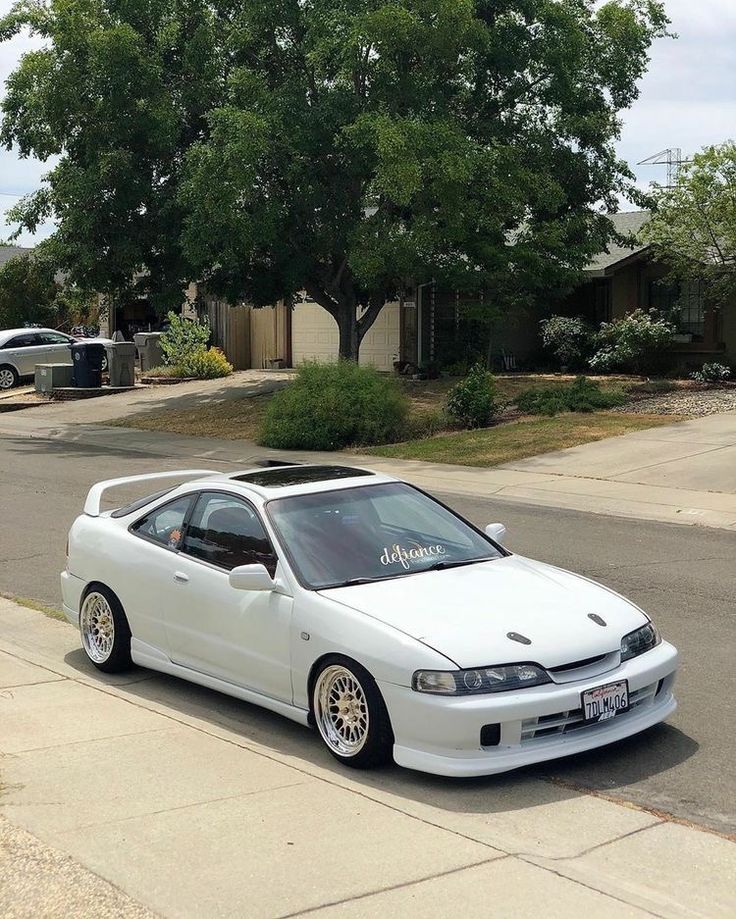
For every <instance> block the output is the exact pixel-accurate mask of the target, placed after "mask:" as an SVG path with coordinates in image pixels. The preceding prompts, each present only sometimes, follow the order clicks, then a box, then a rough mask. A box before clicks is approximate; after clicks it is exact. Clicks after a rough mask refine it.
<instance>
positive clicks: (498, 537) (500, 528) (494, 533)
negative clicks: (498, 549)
mask: <svg viewBox="0 0 736 919" xmlns="http://www.w3.org/2000/svg"><path fill="white" fill-rule="evenodd" d="M486 536H490V537H491V539H493V540H495V542H500V543H503V541H504V539H505V537H506V527H505V526H504V525H503V524H502V523H489V524H488V526H487V527H486Z"/></svg>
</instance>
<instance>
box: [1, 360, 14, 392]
mask: <svg viewBox="0 0 736 919" xmlns="http://www.w3.org/2000/svg"><path fill="white" fill-rule="evenodd" d="M17 382H18V371H17V370H16V369H15V367H11V366H10V364H3V365H2V367H0V389H11V388H12V387H13V386H15V385H16V384H17Z"/></svg>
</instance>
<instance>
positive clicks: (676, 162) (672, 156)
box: [636, 147, 690, 188]
mask: <svg viewBox="0 0 736 919" xmlns="http://www.w3.org/2000/svg"><path fill="white" fill-rule="evenodd" d="M689 162H690V160H684V159H683V158H682V150H681V149H680V147H668V148H667V149H666V150H660V151H659V153H654V154H652V156H648V157H647V158H646V159H645V160H641V161H640V162H638V163H637V164H636V165H637V166H666V167H667V188H672V187H673V185H675V183H676V182H677V177H678V176H679V174H680V169H681V168H682V166H683V164H684V163H689Z"/></svg>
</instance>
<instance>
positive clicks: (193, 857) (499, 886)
mask: <svg viewBox="0 0 736 919" xmlns="http://www.w3.org/2000/svg"><path fill="white" fill-rule="evenodd" d="M0 753H2V758H1V759H0V776H1V778H2V782H3V783H4V789H3V793H2V796H1V797H0V805H1V806H2V814H3V816H4V817H5V819H6V820H7V821H8V822H9V824H10V825H11V826H12V827H13V828H14V831H15V832H20V833H23V834H27V833H29V834H31V836H30V837H24V839H25V841H26V844H27V845H40V846H41V847H46V846H50V847H51V848H52V850H54V851H55V852H57V853H61V854H65V855H67V856H69V859H70V861H69V862H68V863H65V864H66V870H68V871H71V872H82V873H83V876H84V877H85V878H87V879H88V880H90V879H91V881H94V883H103V884H104V883H107V884H108V885H112V886H111V887H110V886H108V887H106V888H105V890H106V891H108V892H109V891H114V892H116V893H118V894H119V895H120V896H124V897H125V898H126V899H125V900H124V901H121V904H122V905H121V909H120V912H119V913H118V915H121V916H126V915H128V914H129V913H126V912H125V911H124V908H123V907H125V908H127V909H129V910H133V909H138V910H140V912H139V913H135V912H131V913H130V915H145V912H144V911H145V910H150V911H152V912H153V913H158V914H160V915H163V916H177V917H187V916H196V917H203V916H205V917H210V916H243V915H247V916H249V917H251V916H252V917H261V916H263V917H279V916H296V915H304V914H315V915H318V916H319V915H322V914H323V915H325V916H331V915H335V916H337V915H347V916H361V917H364V916H378V915H384V914H386V913H387V912H390V911H392V912H393V913H394V914H396V915H401V916H413V915H424V914H426V913H427V912H429V911H432V912H433V913H435V914H437V913H439V914H440V915H446V914H449V913H450V912H451V911H453V912H454V911H455V910H457V909H458V907H459V906H460V905H462V909H463V911H464V912H465V913H469V914H470V915H478V914H480V913H481V912H488V911H492V912H493V914H495V915H512V914H513V915H515V916H532V915H533V916H537V915H538V914H539V911H540V908H543V911H544V913H545V915H546V916H561V917H562V916H565V917H569V916H578V915H584V914H590V915H594V916H596V917H599V916H601V917H605V916H612V917H613V916H616V917H620V916H644V915H658V916H707V917H715V916H733V915H734V914H735V913H736V883H734V881H735V880H736V846H735V845H734V844H733V842H730V841H728V840H726V839H724V838H722V837H720V836H718V835H716V834H713V833H709V832H704V831H702V830H699V829H696V828H693V827H691V826H686V825H684V824H682V823H677V822H672V821H669V820H666V819H664V818H663V817H662V816H660V815H657V814H655V813H652V812H648V811H645V810H641V809H637V808H634V807H631V806H622V805H620V804H617V803H614V802H612V801H609V800H606V799H604V798H602V797H600V796H596V795H589V794H582V793H579V792H577V791H574V790H572V789H570V788H566V787H561V786H560V785H557V784H554V783H551V782H548V781H544V780H543V779H541V778H538V777H530V776H529V775H528V774H525V775H514V774H512V775H507V776H498V777H495V778H492V779H484V780H473V781H469V782H457V781H451V780H446V779H439V778H434V777H431V776H425V775H421V774H419V773H411V772H408V771H404V770H400V769H398V768H392V769H387V770H383V771H379V772H374V773H354V772H349V771H345V770H344V769H342V768H341V767H340V766H339V765H338V764H336V763H334V762H333V760H332V759H331V758H330V757H329V755H328V754H327V752H326V751H325V750H324V749H323V748H322V746H321V745H320V744H319V743H318V741H317V739H316V737H315V736H314V735H313V734H312V733H311V732H309V731H308V730H307V729H305V728H303V727H301V726H298V725H296V724H293V723H291V722H288V721H286V720H284V719H280V718H278V717H277V716H275V715H272V714H270V713H268V712H266V711H264V710H261V709H257V708H254V707H252V706H249V705H246V704H244V703H241V702H237V701H235V700H233V699H229V698H226V697H223V696H221V695H218V694H217V693H214V692H210V691H208V690H205V689H202V688H200V687H196V686H193V685H191V684H187V683H184V682H181V681H178V680H175V679H173V678H169V677H164V676H160V675H156V674H153V673H150V672H147V671H143V670H134V671H131V672H130V673H129V674H125V675H117V676H105V675H102V674H100V673H98V672H97V671H95V670H93V669H92V668H91V667H90V665H89V664H88V663H87V662H86V659H85V658H84V655H83V654H82V652H81V650H80V648H79V645H78V637H77V634H76V632H75V631H74V630H73V629H71V628H70V627H68V626H67V625H65V624H64V623H61V622H56V621H52V620H49V619H46V618H44V617H42V616H40V615H39V614H38V613H36V612H34V611H31V610H27V609H24V608H21V607H18V606H17V605H15V604H14V603H11V602H10V601H6V600H0ZM3 838H4V837H2V836H0V839H3ZM34 840H38V841H40V842H38V843H36V842H34ZM20 870H21V869H20V867H19V862H18V859H17V858H16V859H15V860H14V859H13V857H12V852H11V857H10V859H9V857H8V852H7V847H6V849H5V852H4V854H3V851H2V849H0V881H3V880H4V879H5V877H6V876H8V875H10V876H11V879H12V877H14V876H16V875H18V873H19V872H20ZM3 872H4V873H3ZM89 872H92V874H89ZM91 881H90V882H91ZM2 890H5V887H4V885H0V891H2ZM20 890H21V891H22V890H23V887H22V885H21V886H20ZM1 896H3V894H0V897H1ZM21 896H22V895H21ZM489 904H490V906H489ZM1 905H2V900H1V899H0V906H1ZM12 909H14V910H15V912H12V911H11V912H10V913H9V915H13V916H26V915H28V916H30V915H53V913H44V912H43V910H42V909H40V908H33V909H28V910H27V911H26V912H23V909H24V904H23V902H22V900H21V901H20V902H13V903H11V910H12ZM0 912H2V909H0ZM6 914H8V913H7V911H6V913H3V915H6ZM74 914H75V915H85V913H84V909H83V908H82V909H80V911H74ZM89 915H93V913H89ZM94 915H95V916H98V915H105V913H104V912H96V913H94Z"/></svg>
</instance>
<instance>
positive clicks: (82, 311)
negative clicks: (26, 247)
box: [0, 242, 99, 329]
mask: <svg viewBox="0 0 736 919" xmlns="http://www.w3.org/2000/svg"><path fill="white" fill-rule="evenodd" d="M0 245H1V244H0ZM63 281H64V279H63V278H61V277H60V276H59V274H58V272H57V271H56V267H55V258H54V255H53V253H52V252H51V251H50V247H48V246H47V244H46V243H45V242H44V243H41V245H40V246H37V247H36V248H35V249H34V250H33V251H32V252H28V253H23V254H21V255H16V256H15V257H14V258H11V259H9V260H8V261H7V262H5V264H4V265H3V266H2V267H1V268H0V328H6V329H13V328H20V327H22V326H24V325H28V324H36V325H46V326H52V327H53V328H69V327H71V326H72V325H76V324H77V323H80V322H82V323H96V322H97V321H98V319H99V308H98V304H97V297H96V296H95V295H94V294H93V293H92V292H90V291H84V290H80V289H79V288H78V287H75V286H73V285H70V284H67V283H63Z"/></svg>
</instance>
